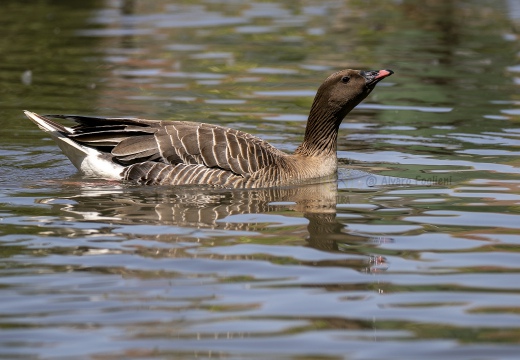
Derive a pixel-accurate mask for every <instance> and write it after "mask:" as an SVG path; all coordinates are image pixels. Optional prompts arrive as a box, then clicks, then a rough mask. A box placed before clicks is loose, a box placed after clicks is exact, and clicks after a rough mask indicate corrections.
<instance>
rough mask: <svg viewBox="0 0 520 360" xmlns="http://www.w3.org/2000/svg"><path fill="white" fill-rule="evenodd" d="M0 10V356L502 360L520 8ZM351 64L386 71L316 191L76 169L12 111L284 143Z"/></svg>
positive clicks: (155, 5)
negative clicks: (94, 175) (124, 179)
mask: <svg viewBox="0 0 520 360" xmlns="http://www.w3.org/2000/svg"><path fill="white" fill-rule="evenodd" d="M73 3H74V4H73ZM0 7H1V8H3V10H4V11H2V12H0V19H1V21H2V27H1V30H0V32H1V33H2V36H1V37H0V47H1V50H2V51H0V54H1V55H0V59H1V61H0V79H1V82H0V92H1V96H0V115H1V122H2V131H1V132H0V140H1V143H2V146H1V147H0V184H1V188H0V256H1V259H2V261H1V262H0V299H2V300H1V304H2V306H1V307H0V357H2V358H49V359H51V358H52V359H56V358H96V359H98V358H99V359H112V358H138V359H145V358H182V359H185V358H205V359H213V358H233V359H242V358H250V359H264V358H292V359H311V358H312V359H315V358H316V359H318V358H319V359H338V358H348V359H374V358H400V359H404V358H407V359H408V358H409V359H419V358H440V357H441V356H443V357H445V358H447V359H516V358H517V356H518V351H519V350H520V346H519V339H520V317H519V315H518V314H519V312H520V307H519V304H520V282H519V281H518V279H519V275H518V272H519V269H520V256H519V249H520V247H519V245H520V211H519V204H520V177H519V176H518V174H519V173H520V161H519V160H518V158H519V155H520V151H519V144H520V107H519V105H520V95H519V94H520V92H519V88H518V86H519V84H520V65H518V64H519V61H520V59H519V35H518V30H519V29H520V25H519V22H518V21H519V19H520V9H519V8H518V5H517V4H516V2H515V1H513V0H511V1H490V0H489V1H486V0H484V1H478V0H470V1H464V2H462V1H444V2H439V1H433V0H431V1H367V2H359V1H337V0H330V1H328V0H327V1H291V2H282V1H278V2H276V1H275V2H253V1H219V0H217V1H215V0H200V1H199V0H194V1H190V2H176V1H165V0H163V1H153V2H151V1H144V0H141V1H140V0H135V1H115V0H114V1H89V2H69V1H41V2H34V3H33V4H26V3H24V4H22V3H19V2H18V1H14V0H13V1H11V0H6V1H3V2H2V5H0ZM347 67H350V68H364V69H380V68H390V69H393V70H394V71H395V75H393V76H392V77H391V78H389V79H386V80H385V81H384V82H382V83H381V84H379V85H378V87H377V89H376V90H375V91H374V92H373V93H372V94H371V96H370V97H369V98H368V99H367V100H366V101H365V102H364V103H363V104H361V105H360V106H359V107H358V108H357V109H356V110H355V111H353V112H352V114H350V116H349V117H348V118H347V119H346V120H345V122H344V124H343V125H342V127H341V131H340V135H339V144H338V155H339V158H340V164H341V165H340V171H339V179H338V181H337V182H329V183H325V184H319V185H309V186H303V187H295V188H292V187H289V188H283V189H269V190H252V191H223V190H208V189H197V188H167V187H140V186H132V185H128V184H121V183H116V182H109V181H103V180H99V179H89V178H85V177H82V176H81V175H78V174H77V173H76V171H75V169H74V167H73V166H72V165H71V164H70V163H69V161H68V160H67V159H66V158H65V157H64V156H63V155H61V153H60V151H59V149H58V147H57V146H55V144H54V143H53V142H52V141H51V140H50V139H49V138H48V137H47V136H46V135H45V134H44V133H42V132H41V131H40V130H38V129H37V128H36V127H35V126H34V125H33V124H32V123H31V122H29V121H28V120H27V119H25V118H24V117H23V114H22V112H21V110H22V109H29V110H32V111H36V112H41V113H76V114H78V113H79V114H92V115H111V116H125V115H130V116H140V117H146V118H156V119H176V120H195V121H204V122H211V123H216V124H223V125H226V126H231V127H234V128H237V129H240V130H244V131H248V132H252V133H254V134H256V135H258V136H260V137H262V138H264V139H266V140H268V141H270V142H271V143H273V144H274V145H275V146H277V147H279V148H281V149H283V150H286V151H292V150H294V149H295V148H296V147H297V145H298V144H299V142H300V141H301V139H302V134H303V130H304V127H305V120H306V115H307V111H308V108H309V107H310V104H311V101H312V97H313V95H314V93H315V91H316V89H317V86H318V85H319V84H320V82H321V81H322V80H323V79H324V78H325V77H326V76H328V75H329V73H331V72H333V71H335V70H338V69H341V68H347Z"/></svg>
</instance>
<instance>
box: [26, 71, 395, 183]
mask: <svg viewBox="0 0 520 360" xmlns="http://www.w3.org/2000/svg"><path fill="white" fill-rule="evenodd" d="M392 74H393V72H392V71H391V70H379V71H377V70H376V71H362V70H350V69H347V70H342V71H338V72H336V73H334V74H332V75H330V76H329V77H328V78H327V79H326V80H325V81H324V82H323V84H322V85H321V86H320V87H319V89H318V92H317V93H316V96H315V98H314V102H313V104H312V107H311V110H310V114H309V118H308V120H307V127H306V129H305V136H304V139H303V142H302V144H301V145H300V146H299V147H298V148H297V149H296V151H295V152H294V154H292V155H291V154H287V153H285V152H283V151H281V150H278V149H276V148H275V147H273V146H272V145H270V144H269V143H268V142H266V141H264V140H261V139H259V138H257V137H255V136H253V135H251V134H248V133H245V132H242V131H238V130H233V129H230V128H227V127H223V126H219V125H211V124H205V123H198V122H191V121H161V120H144V119H137V118H103V117H92V116H77V115H44V116H42V115H38V114H36V113H33V112H30V111H25V115H26V116H27V117H28V118H29V119H31V120H32V121H33V122H34V123H36V125H38V126H39V127H40V128H41V129H42V130H44V131H46V132H48V133H49V134H50V135H51V136H52V138H53V139H54V140H55V141H56V143H57V144H58V146H59V147H60V148H61V150H62V151H63V152H64V153H65V155H67V157H68V158H69V159H70V160H71V162H72V163H73V164H74V166H75V167H76V168H77V169H78V170H80V171H81V172H83V173H84V174H86V175H89V176H95V177H100V178H105V179H117V180H129V181H133V182H138V183H141V184H154V185H186V184H200V185H209V186H214V187H222V188H259V187H273V186H283V185H288V184H294V183H302V182H309V181H311V180H315V179H319V178H326V177H330V176H331V175H334V174H336V171H337V157H336V144H337V137H338V129H339V125H340V124H341V122H342V120H343V118H344V117H345V116H346V115H347V114H348V113H349V112H350V111H351V110H352V109H353V108H354V107H355V106H357V105H358V104H359V103H360V102H361V101H362V100H363V99H365V98H366V97H367V96H368V94H370V92H371V91H372V90H373V89H374V87H375V86H376V84H377V83H378V82H379V81H381V80H382V79H384V78H385V77H387V76H390V75H392ZM53 119H69V120H73V121H75V122H76V123H77V125H76V126H74V127H72V128H69V127H66V126H63V125H62V124H60V123H58V122H56V121H54V120H53Z"/></svg>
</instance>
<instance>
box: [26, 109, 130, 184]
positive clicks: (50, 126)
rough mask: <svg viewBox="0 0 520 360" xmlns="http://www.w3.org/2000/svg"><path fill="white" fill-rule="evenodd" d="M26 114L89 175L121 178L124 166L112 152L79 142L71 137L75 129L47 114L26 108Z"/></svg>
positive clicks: (73, 162)
mask: <svg viewBox="0 0 520 360" xmlns="http://www.w3.org/2000/svg"><path fill="white" fill-rule="evenodd" d="M24 114H25V116H27V117H28V118H29V119H30V120H31V121H32V122H34V123H35V124H36V125H38V127H39V128H40V129H42V130H43V131H45V132H46V133H48V134H49V135H50V136H51V137H52V138H53V140H54V141H55V142H56V143H57V144H58V146H59V147H60V149H61V151H63V153H64V154H65V155H66V156H67V157H68V158H69V160H70V161H71V162H72V164H73V165H74V166H75V167H76V168H77V169H78V170H79V171H81V172H83V173H84V174H85V175H89V176H96V177H102V178H105V179H117V180H121V178H122V177H121V173H122V171H123V169H124V168H123V166H122V165H119V164H117V163H115V162H114V161H113V157H112V155H111V154H110V153H105V152H102V151H99V150H97V149H94V148H92V147H88V146H85V145H82V144H80V143H78V142H77V141H75V140H74V139H72V138H71V137H70V136H71V135H73V134H74V129H72V128H69V127H66V126H63V125H62V124H60V123H57V122H56V121H53V120H51V119H50V118H49V117H47V116H43V115H38V114H36V113H33V112H31V111H27V110H24Z"/></svg>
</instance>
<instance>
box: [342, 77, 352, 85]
mask: <svg viewBox="0 0 520 360" xmlns="http://www.w3.org/2000/svg"><path fill="white" fill-rule="evenodd" d="M349 81H350V77H348V76H343V77H342V78H341V82H342V83H343V84H346V83H348V82H349Z"/></svg>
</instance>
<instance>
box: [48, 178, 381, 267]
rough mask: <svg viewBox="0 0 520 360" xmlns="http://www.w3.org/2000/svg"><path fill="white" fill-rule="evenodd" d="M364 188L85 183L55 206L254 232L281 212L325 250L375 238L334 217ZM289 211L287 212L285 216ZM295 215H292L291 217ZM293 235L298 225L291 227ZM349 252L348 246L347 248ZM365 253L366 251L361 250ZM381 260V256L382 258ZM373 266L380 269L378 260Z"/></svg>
mask: <svg viewBox="0 0 520 360" xmlns="http://www.w3.org/2000/svg"><path fill="white" fill-rule="evenodd" d="M364 197H365V194H364V193H363V192H358V193H356V192H352V193H347V192H341V193H339V192H338V189H337V181H336V180H335V179H332V180H331V181H328V182H323V183H318V184H308V185H300V186H292V187H284V188H267V189H252V190H251V189H250V190H221V189H209V188H208V189H201V188H200V187H153V186H150V187H123V186H118V187H114V186H112V185H111V186H109V187H106V186H96V185H94V186H92V184H91V185H90V186H89V185H88V184H87V183H82V189H81V192H80V193H79V194H78V193H76V194H75V195H72V196H70V197H68V200H69V201H68V202H67V203H65V204H64V203H63V201H62V202H61V203H59V204H56V205H55V206H59V210H61V211H65V212H67V213H68V214H69V215H71V216H73V217H74V218H79V219H80V220H82V221H93V222H97V223H107V224H110V225H114V224H115V225H174V226H176V227H180V228H186V229H215V230H223V231H230V236H232V233H231V231H258V230H261V229H262V228H264V229H265V228H267V227H269V226H271V225H272V223H273V222H279V221H280V218H278V217H277V215H283V220H282V223H283V225H285V223H284V222H285V221H288V223H290V225H293V224H294V223H291V221H290V219H295V223H297V224H301V223H302V222H301V221H299V220H300V219H301V218H305V219H307V221H308V223H307V227H306V230H307V234H302V237H305V240H306V242H307V244H308V245H309V246H311V247H313V248H315V249H319V250H324V251H345V249H346V248H348V247H349V245H348V244H349V243H355V244H359V243H360V242H363V243H370V242H371V241H372V240H373V239H369V238H367V237H366V236H361V235H356V234H352V233H349V232H348V230H346V229H348V225H347V224H345V223H344V221H345V219H342V221H343V222H342V221H339V220H338V219H337V217H336V205H337V203H338V201H340V202H341V203H343V204H344V203H349V202H355V203H361V202H364ZM255 214H259V215H260V214H262V215H273V220H272V221H270V220H271V219H269V218H267V219H268V220H267V221H266V218H265V217H264V218H261V221H258V219H256V218H255V216H254V215H255ZM288 214H290V216H287V215H288ZM292 215H294V216H292ZM290 231H291V233H292V234H294V232H295V231H298V230H297V229H294V228H292V227H291V230H290ZM158 236H159V237H160V239H161V240H163V241H171V240H172V239H181V240H182V241H185V240H184V239H185V237H186V234H183V235H181V236H179V234H178V232H177V234H165V233H161V234H160V235H158ZM349 251H350V250H349ZM364 255H367V254H366V253H364ZM383 260H384V259H383ZM377 262H378V264H373V265H371V267H373V266H375V265H377V267H378V269H381V268H382V266H381V259H378V261H377Z"/></svg>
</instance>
